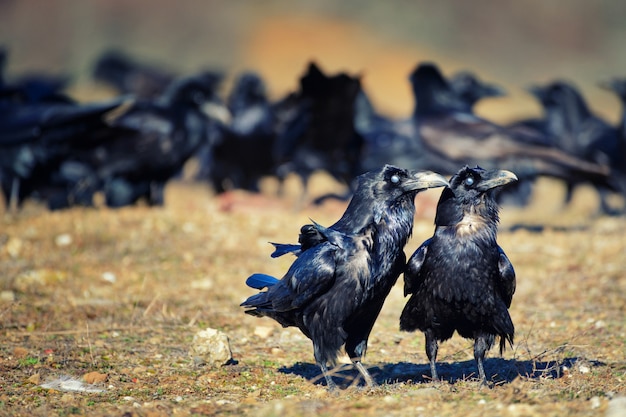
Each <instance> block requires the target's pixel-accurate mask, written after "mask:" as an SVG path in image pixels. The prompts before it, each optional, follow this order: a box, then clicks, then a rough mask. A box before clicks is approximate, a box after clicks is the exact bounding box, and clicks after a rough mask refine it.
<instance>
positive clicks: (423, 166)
mask: <svg viewBox="0 0 626 417" xmlns="http://www.w3.org/2000/svg"><path fill="white" fill-rule="evenodd" d="M6 61H7V54H6V51H2V52H0V182H1V185H2V192H3V196H4V201H5V203H6V204H8V205H9V206H10V207H11V208H15V209H18V208H19V207H20V206H21V205H22V203H23V202H24V201H25V200H26V199H29V198H32V199H37V200H39V201H42V202H45V203H46V204H47V205H48V207H49V208H50V209H62V208H66V207H70V206H73V205H82V206H92V205H94V195H95V194H96V193H102V194H103V195H104V202H105V204H106V205H107V206H109V207H121V206H125V205H130V204H134V203H136V202H137V201H138V200H141V199H144V200H145V201H146V202H147V203H148V204H150V205H162V204H164V192H163V191H164V187H165V185H166V183H167V182H168V181H169V180H170V179H172V178H175V177H177V176H179V175H181V170H182V169H183V166H184V165H185V163H186V162H187V161H188V160H189V159H191V158H196V159H197V160H198V162H199V164H198V166H199V168H198V170H197V173H196V179H198V180H203V181H207V182H208V183H209V184H210V185H211V186H212V187H213V189H214V190H215V192H216V193H221V192H224V191H227V190H230V189H244V190H248V191H259V181H260V180H261V179H262V178H263V177H266V176H274V177H276V178H278V180H279V181H281V183H282V181H283V180H284V179H285V178H286V176H287V175H290V174H296V175H298V176H299V177H300V178H301V180H302V184H303V189H304V196H306V189H307V182H308V180H309V178H310V176H311V175H312V174H313V173H314V172H316V171H325V172H327V173H329V174H330V175H332V176H333V177H334V178H335V179H337V180H338V181H340V182H342V183H343V184H345V185H346V188H347V189H348V190H349V192H348V193H347V194H346V195H345V196H339V197H344V198H346V199H348V198H349V199H350V202H349V203H348V206H347V208H346V211H345V212H344V214H343V215H342V217H341V218H340V219H339V220H338V221H337V222H336V223H334V224H333V225H331V226H329V227H325V226H322V225H320V224H317V223H312V224H307V225H304V226H302V228H301V229H300V235H299V238H298V242H299V243H298V244H279V243H274V246H275V251H274V253H273V254H272V257H277V256H282V255H285V254H292V255H294V256H295V260H294V262H293V263H292V264H291V266H290V268H289V269H288V271H287V272H286V274H285V275H284V276H283V277H282V278H281V279H277V278H274V277H272V276H269V275H265V274H253V275H251V276H250V277H249V278H248V279H247V281H246V283H247V284H248V286H250V287H251V288H254V289H257V290H260V292H258V293H257V294H254V295H252V296H251V297H249V298H248V299H246V300H245V301H244V302H243V303H242V304H241V305H242V306H243V307H244V308H245V309H246V310H245V312H246V313H247V314H250V315H253V316H265V317H270V318H272V319H274V320H276V321H277V322H278V323H280V324H281V325H283V326H285V327H287V326H294V327H297V328H299V329H300V330H301V331H302V332H303V333H304V334H305V335H306V336H307V337H308V338H309V339H311V341H312V343H313V351H314V357H315V361H316V363H317V364H318V366H319V367H320V369H321V372H322V374H323V376H324V378H325V382H326V384H327V386H328V388H329V389H331V390H335V389H336V387H337V385H336V383H335V381H334V380H333V378H332V375H331V373H330V371H329V366H330V367H332V366H334V364H335V363H336V359H337V356H338V354H339V352H340V350H341V348H342V347H344V348H345V351H346V353H347V354H348V356H349V357H350V359H351V360H352V362H353V364H354V366H355V368H356V369H357V370H358V372H359V373H360V375H361V376H362V377H363V380H364V381H365V383H366V384H367V385H369V386H373V385H375V384H376V381H375V380H374V378H372V376H371V375H370V374H369V372H368V370H367V368H366V367H365V366H364V365H363V364H362V358H363V357H364V355H365V353H366V350H367V342H368V338H369V335H370V332H371V330H372V328H373V326H374V323H375V321H376V319H377V317H378V315H379V313H380V311H381V309H382V306H383V303H384V301H385V298H386V297H387V295H388V294H389V292H390V291H391V289H392V287H393V286H394V285H395V283H396V281H397V280H398V278H399V276H400V275H401V274H403V275H404V292H405V295H410V297H409V299H408V301H407V303H406V305H405V307H404V309H403V311H402V313H401V316H400V320H399V322H400V329H401V330H405V331H415V330H420V331H421V332H423V333H424V335H425V349H426V354H427V356H428V359H429V361H430V367H431V377H432V379H433V380H437V379H438V373H437V368H436V358H437V349H438V344H439V342H443V341H445V340H448V339H449V338H451V337H452V335H453V334H454V333H455V332H457V333H458V334H459V335H460V336H462V337H465V338H469V339H472V340H473V341H474V357H475V359H476V363H477V368H478V377H479V379H480V381H481V382H482V383H483V384H489V383H490V381H489V379H488V378H487V375H486V374H485V370H484V364H483V362H484V358H485V355H486V352H487V351H489V350H490V349H491V348H492V347H493V345H494V343H495V342H496V338H498V343H499V347H500V351H501V352H502V351H503V350H504V349H505V347H506V345H507V343H508V344H513V341H514V333H515V331H514V325H513V321H512V319H511V317H510V315H509V312H508V309H509V307H510V306H511V302H512V298H513V294H514V292H515V282H516V281H515V272H514V269H513V266H512V264H511V262H510V261H509V259H508V258H507V256H506V254H505V253H504V251H503V250H502V248H500V247H499V246H498V244H497V242H496V234H497V225H498V220H499V219H498V211H499V205H500V203H502V202H511V203H515V204H519V205H523V204H527V203H528V201H529V198H530V196H531V193H532V185H533V182H534V180H536V179H537V178H538V177H541V176H549V177H553V178H558V179H560V180H562V181H563V182H564V184H565V185H566V187H567V191H568V193H567V197H566V198H568V199H569V198H571V195H572V192H573V190H574V189H575V187H576V186H577V185H579V184H583V183H586V184H591V185H592V186H593V187H595V189H597V191H598V194H599V197H600V207H599V211H600V212H601V213H602V214H607V215H617V214H623V213H624V212H625V211H626V209H625V208H624V207H617V208H616V207H614V206H613V205H611V204H609V197H610V196H611V194H617V195H619V196H621V197H625V196H626V117H623V118H622V123H621V124H620V126H618V127H615V126H611V125H610V124H608V123H607V122H605V121H603V120H602V119H601V118H599V117H598V116H596V115H594V114H593V112H592V111H591V110H590V109H589V107H588V106H587V104H586V103H585V101H584V99H583V97H582V95H581V94H580V93H579V92H578V91H577V89H576V88H575V86H574V85H572V84H570V83H568V82H564V81H555V82H553V83H550V84H548V85H545V86H535V87H533V88H531V89H530V91H531V92H532V94H533V95H534V96H535V97H536V98H537V99H538V100H539V101H540V103H541V104H542V106H543V108H544V115H543V117H542V118H540V119H532V120H522V121H518V122H515V123H512V124H510V125H508V126H502V125H498V124H496V123H493V122H491V121H489V120H486V119H484V118H481V117H479V116H477V115H476V114H475V113H474V111H473V107H474V105H475V103H476V102H477V101H478V100H480V99H483V98H486V97H493V96H498V95H502V94H504V91H503V90H502V89H500V88H498V87H497V86H493V85H490V84H486V83H484V82H482V81H480V80H479V79H477V78H476V77H475V76H473V75H472V74H470V73H459V74H457V75H456V76H454V77H451V78H449V79H447V78H445V77H444V76H443V74H442V73H441V71H440V70H439V69H438V67H437V66H436V65H435V64H433V63H420V64H418V65H417V67H416V68H415V70H414V71H413V72H412V73H411V74H410V82H411V85H412V89H413V94H414V97H415V108H414V111H413V114H412V115H411V116H410V117H409V118H406V119H393V118H389V117H387V116H385V115H382V114H380V113H378V112H377V111H376V110H375V108H374V106H373V105H372V102H371V101H370V100H369V99H368V97H367V95H366V93H365V91H364V90H363V89H362V88H361V83H360V79H359V78H358V77H354V76H350V75H348V74H346V73H339V74H336V75H330V76H329V75H326V74H325V73H324V72H322V70H321V69H320V68H319V67H318V66H317V65H316V64H315V63H313V62H311V63H310V64H309V65H308V67H307V69H306V72H305V73H304V74H303V75H302V77H301V78H300V80H299V88H298V89H297V90H296V91H294V92H292V93H290V94H288V95H287V96H286V97H284V98H282V99H280V100H278V101H271V100H270V99H269V98H268V95H267V92H266V87H265V85H264V82H263V80H262V78H261V77H260V76H259V75H258V74H255V73H253V72H247V73H244V74H242V75H241V76H240V77H239V78H237V79H236V80H235V82H234V86H233V87H232V89H231V91H230V94H229V95H228V97H227V98H225V99H224V98H223V97H222V96H221V94H220V85H221V83H222V81H223V79H224V75H223V74H221V73H219V72H215V71H205V72H201V73H197V74H193V75H190V76H181V77H178V76H175V75H173V74H171V73H168V72H166V71H163V70H161V69H159V68H155V67H152V66H147V65H145V64H141V63H138V62H136V61H133V60H132V59H130V58H129V57H127V56H125V55H123V54H120V53H117V52H111V53H106V54H104V55H103V56H102V57H101V58H100V59H99V60H98V62H97V63H96V65H95V68H94V73H93V75H94V77H95V78H96V79H97V80H99V81H101V82H106V83H108V84H109V85H111V86H112V87H114V88H116V89H117V90H118V91H119V92H120V94H119V96H118V97H117V98H114V99H112V100H111V101H109V102H100V103H79V102H77V101H75V100H73V99H72V98H71V97H69V96H68V95H66V94H64V93H63V89H64V87H65V84H66V80H64V79H60V78H56V77H49V76H41V75H40V76H30V77H27V76H25V77H22V78H16V79H12V80H11V79H7V77H6V76H5V74H4V67H5V63H6ZM604 86H605V87H607V88H609V89H611V90H612V91H614V92H615V93H616V94H617V95H618V96H619V97H620V99H621V100H622V103H623V104H624V103H625V102H626V79H624V80H621V79H616V80H613V81H610V82H608V83H606V84H604ZM400 167H401V168H400ZM459 167H461V168H460V169H459ZM504 167H506V170H505V169H503V168H504ZM444 175H445V176H448V175H451V177H450V179H449V180H447V179H446V177H445V176H444ZM435 187H444V190H443V192H442V193H441V197H440V199H439V202H438V204H437V211H436V216H435V231H434V234H433V236H432V237H431V238H429V239H428V240H426V241H425V242H423V243H422V244H421V245H420V246H419V248H418V249H417V250H416V251H415V252H414V253H413V254H412V255H411V256H410V257H409V259H408V260H407V258H406V256H405V253H404V246H405V245H406V243H407V241H408V239H409V238H410V236H411V233H412V228H413V221H414V214H415V198H416V196H417V194H418V193H419V192H421V191H424V190H426V189H428V188H435ZM325 197H327V196H321V197H319V198H318V200H321V199H323V198H325ZM624 206H625V207H626V204H625V205H624Z"/></svg>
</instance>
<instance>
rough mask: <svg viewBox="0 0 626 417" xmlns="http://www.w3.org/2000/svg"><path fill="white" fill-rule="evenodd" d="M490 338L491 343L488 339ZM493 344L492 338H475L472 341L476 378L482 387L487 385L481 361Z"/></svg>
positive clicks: (481, 336)
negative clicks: (476, 369)
mask: <svg viewBox="0 0 626 417" xmlns="http://www.w3.org/2000/svg"><path fill="white" fill-rule="evenodd" d="M490 338H491V343H490V340H489V339H490ZM492 344H493V336H491V337H489V336H484V335H480V336H476V338H475V340H474V359H476V365H478V377H479V378H480V381H481V384H482V385H487V376H486V375H485V367H484V366H483V360H484V359H485V353H486V352H487V351H488V350H489V348H490V347H491V345H492Z"/></svg>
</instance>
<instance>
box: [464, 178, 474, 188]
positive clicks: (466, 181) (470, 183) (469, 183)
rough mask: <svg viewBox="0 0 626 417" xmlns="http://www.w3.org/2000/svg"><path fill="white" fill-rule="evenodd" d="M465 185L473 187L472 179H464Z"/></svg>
mask: <svg viewBox="0 0 626 417" xmlns="http://www.w3.org/2000/svg"><path fill="white" fill-rule="evenodd" d="M465 185H469V186H471V185H474V178H472V177H467V178H465Z"/></svg>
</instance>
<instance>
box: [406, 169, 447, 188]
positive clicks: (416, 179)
mask: <svg viewBox="0 0 626 417" xmlns="http://www.w3.org/2000/svg"><path fill="white" fill-rule="evenodd" d="M411 174H412V178H411V179H409V180H408V181H406V183H405V185H406V187H407V189H409V190H425V189H427V188H437V187H448V186H450V183H449V182H448V180H446V179H445V178H444V177H443V176H441V175H439V174H437V173H436V172H432V171H419V172H412V173H411Z"/></svg>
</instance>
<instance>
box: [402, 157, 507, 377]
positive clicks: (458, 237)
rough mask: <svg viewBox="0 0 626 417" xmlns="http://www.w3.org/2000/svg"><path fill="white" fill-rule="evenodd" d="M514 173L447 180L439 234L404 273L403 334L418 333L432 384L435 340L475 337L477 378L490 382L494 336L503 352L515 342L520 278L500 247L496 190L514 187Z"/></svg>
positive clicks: (465, 171)
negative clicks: (487, 365)
mask: <svg viewBox="0 0 626 417" xmlns="http://www.w3.org/2000/svg"><path fill="white" fill-rule="evenodd" d="M516 180H517V177H516V176H515V175H514V174H513V173H512V172H510V171H503V170H502V171H501V170H491V171H486V170H483V169H482V168H479V167H476V168H469V167H467V166H466V167H464V168H462V169H461V170H460V171H458V172H457V173H456V174H455V175H454V176H453V177H452V178H451V179H450V187H449V188H446V189H444V191H443V192H442V194H441V198H440V199H439V203H438V205H437V214H436V216H435V233H434V235H433V237H431V238H430V239H428V240H426V241H425V242H424V243H422V245H421V246H420V247H419V248H418V249H417V250H416V251H415V253H413V255H412V256H411V258H410V259H409V262H408V263H407V267H406V271H405V272H404V293H405V295H407V294H411V297H410V298H409V300H408V302H407V304H406V306H405V307H404V310H403V311H402V315H401V316H400V329H401V330H405V331H413V330H421V331H422V332H424V334H425V336H426V354H427V356H428V359H429V360H430V368H431V373H432V379H433V380H436V379H438V377H437V369H436V367H435V361H436V359H437V342H438V341H444V340H447V339H449V338H450V337H452V334H453V333H454V331H455V330H456V331H457V332H458V333H459V334H460V335H461V336H462V337H465V338H471V339H474V357H475V358H476V362H477V364H478V373H479V376H480V379H481V380H482V382H483V383H486V381H487V379H486V376H485V370H484V368H483V359H484V357H485V353H486V352H487V351H488V350H489V349H490V348H491V346H492V345H493V343H494V341H495V337H496V336H500V352H502V351H503V350H504V348H505V344H506V342H507V341H508V342H509V343H511V344H512V343H513V335H514V332H515V331H514V326H513V321H512V320H511V316H510V315H509V312H508V308H509V307H510V306H511V300H512V298H513V293H514V292H515V272H514V270H513V266H512V265H511V262H510V261H509V259H508V258H507V256H506V255H505V253H504V251H503V250H502V249H501V248H500V247H499V246H498V244H497V243H496V233H497V225H498V205H497V203H496V200H495V199H494V196H493V190H494V188H496V187H500V186H503V185H505V184H508V183H511V182H513V181H516Z"/></svg>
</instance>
